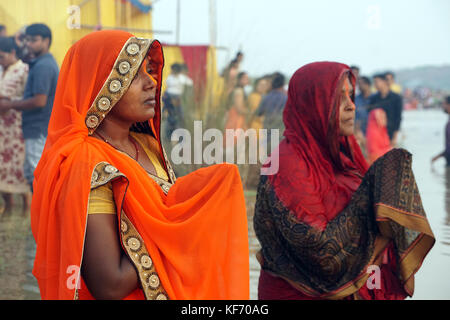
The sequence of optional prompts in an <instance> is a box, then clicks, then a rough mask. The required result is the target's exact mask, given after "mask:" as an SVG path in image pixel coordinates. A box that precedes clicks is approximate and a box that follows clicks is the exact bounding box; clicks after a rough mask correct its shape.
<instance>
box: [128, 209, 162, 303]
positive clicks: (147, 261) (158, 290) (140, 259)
mask: <svg viewBox="0 0 450 320" xmlns="http://www.w3.org/2000/svg"><path fill="white" fill-rule="evenodd" d="M120 222H121V223H120V225H121V230H120V231H121V239H122V244H123V246H124V248H125V250H126V252H127V254H128V256H129V257H130V259H131V261H132V262H133V264H134V266H135V267H136V269H137V271H138V275H139V280H140V282H141V286H142V290H143V291H144V295H145V298H146V299H147V300H168V299H169V296H168V295H167V293H166V291H165V290H164V288H163V286H162V285H161V281H160V279H159V276H158V273H157V272H156V269H155V265H154V264H153V260H152V259H151V257H150V255H149V253H148V251H147V248H146V247H145V244H144V241H143V240H142V238H141V236H140V235H139V233H138V232H137V230H136V229H135V228H134V226H133V224H132V223H131V221H130V220H129V219H128V217H127V215H126V214H125V212H124V211H123V210H122V213H121V215H120Z"/></svg>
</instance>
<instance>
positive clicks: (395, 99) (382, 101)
mask: <svg viewBox="0 0 450 320" xmlns="http://www.w3.org/2000/svg"><path fill="white" fill-rule="evenodd" d="M373 81H374V85H375V88H376V89H377V93H376V94H374V95H373V96H371V97H370V106H369V111H370V110H373V109H376V108H382V109H383V110H384V112H385V113H386V117H387V131H388V135H389V139H390V141H391V146H392V147H395V146H396V145H397V142H398V133H399V131H400V124H401V121H402V112H403V99H402V97H401V96H400V95H398V94H396V93H394V92H392V91H391V89H390V86H389V82H388V80H387V78H386V74H384V73H380V74H376V75H375V76H374V77H373Z"/></svg>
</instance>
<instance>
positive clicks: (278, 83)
mask: <svg viewBox="0 0 450 320" xmlns="http://www.w3.org/2000/svg"><path fill="white" fill-rule="evenodd" d="M284 81H285V79H284V75H283V74H282V73H280V72H275V73H274V74H273V75H272V89H279V88H282V87H283V86H284Z"/></svg>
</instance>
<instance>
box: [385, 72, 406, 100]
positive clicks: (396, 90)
mask: <svg viewBox="0 0 450 320" xmlns="http://www.w3.org/2000/svg"><path fill="white" fill-rule="evenodd" d="M386 79H387V81H388V83H389V87H390V88H391V91H392V92H394V93H396V94H400V95H401V94H402V87H401V85H399V84H398V83H396V82H395V75H394V73H393V72H392V71H387V72H386Z"/></svg>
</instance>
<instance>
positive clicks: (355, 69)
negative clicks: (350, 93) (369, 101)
mask: <svg viewBox="0 0 450 320" xmlns="http://www.w3.org/2000/svg"><path fill="white" fill-rule="evenodd" d="M350 69H351V70H352V72H353V74H354V75H355V78H356V84H355V85H356V88H355V95H359V94H360V88H359V81H358V79H359V76H360V68H359V67H358V66H355V65H352V66H350Z"/></svg>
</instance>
